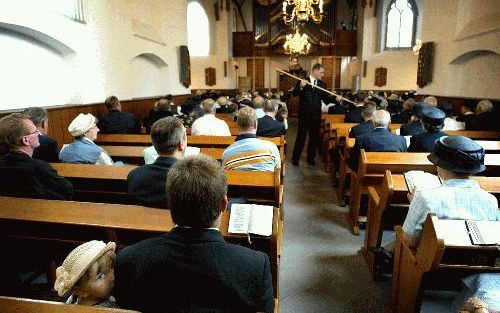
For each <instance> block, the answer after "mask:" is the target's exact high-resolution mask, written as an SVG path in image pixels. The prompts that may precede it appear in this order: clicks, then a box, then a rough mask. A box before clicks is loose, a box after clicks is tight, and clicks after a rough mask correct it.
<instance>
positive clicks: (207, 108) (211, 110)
mask: <svg viewBox="0 0 500 313" xmlns="http://www.w3.org/2000/svg"><path fill="white" fill-rule="evenodd" d="M201 107H202V108H203V112H205V114H215V111H216V109H215V101H214V100H213V99H210V98H209V99H205V100H203V101H202V102H201Z"/></svg>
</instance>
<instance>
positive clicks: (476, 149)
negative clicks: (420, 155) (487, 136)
mask: <svg viewBox="0 0 500 313" xmlns="http://www.w3.org/2000/svg"><path fill="white" fill-rule="evenodd" d="M427 158H428V159H429V161H431V162H432V163H433V164H434V165H436V166H439V167H442V168H444V169H445V170H449V171H451V172H454V173H460V174H475V173H479V172H482V171H484V170H485V169H486V166H484V149H483V148H482V147H481V146H480V145H479V144H477V143H476V142H475V141H474V140H472V139H470V138H467V137H464V136H445V137H441V138H439V139H437V140H436V148H435V149H434V152H432V153H431V154H429V155H428V156H427Z"/></svg>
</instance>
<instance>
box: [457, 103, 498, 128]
mask: <svg viewBox="0 0 500 313" xmlns="http://www.w3.org/2000/svg"><path fill="white" fill-rule="evenodd" d="M465 130H491V131H500V123H498V118H497V116H496V115H495V113H494V112H493V104H492V103H491V101H489V100H481V101H479V103H478V104H477V106H476V117H475V118H474V119H472V120H471V121H469V122H468V123H466V124H465Z"/></svg>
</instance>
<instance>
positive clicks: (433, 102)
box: [424, 96, 438, 108]
mask: <svg viewBox="0 0 500 313" xmlns="http://www.w3.org/2000/svg"><path fill="white" fill-rule="evenodd" d="M424 103H425V104H427V106H429V107H431V108H436V107H437V106H438V100H437V99H436V97H434V96H427V97H425V98H424Z"/></svg>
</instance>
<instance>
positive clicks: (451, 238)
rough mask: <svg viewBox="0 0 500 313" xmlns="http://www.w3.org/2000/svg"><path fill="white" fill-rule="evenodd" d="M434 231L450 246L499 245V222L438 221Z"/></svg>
mask: <svg viewBox="0 0 500 313" xmlns="http://www.w3.org/2000/svg"><path fill="white" fill-rule="evenodd" d="M436 230H437V231H438V232H439V233H440V234H441V236H442V237H443V238H444V242H445V244H446V245H450V246H471V245H478V246H495V245H500V221H472V220H444V219H440V220H438V223H437V227H436Z"/></svg>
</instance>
